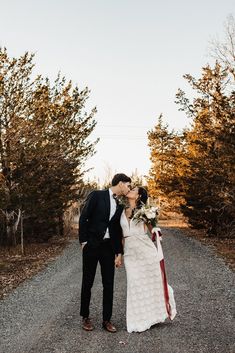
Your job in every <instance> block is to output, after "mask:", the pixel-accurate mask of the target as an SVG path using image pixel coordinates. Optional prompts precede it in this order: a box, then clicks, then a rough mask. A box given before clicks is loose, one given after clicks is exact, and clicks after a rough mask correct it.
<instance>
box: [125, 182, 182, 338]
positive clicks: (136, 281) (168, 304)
mask: <svg viewBox="0 0 235 353" xmlns="http://www.w3.org/2000/svg"><path fill="white" fill-rule="evenodd" d="M127 198H128V201H129V207H127V208H125V209H124V211H123V213H122V215H121V219H120V224H121V227H122V231H123V238H124V264H125V269H126V274H127V305H126V321H127V331H128V332H142V331H145V330H147V329H149V328H150V327H151V326H152V325H154V324H157V323H159V322H163V321H165V320H166V319H167V318H170V319H171V320H173V318H174V317H175V315H176V307H175V300H174V295H173V290H172V288H171V287H170V286H169V285H168V284H167V282H166V277H165V278H164V275H165V273H163V272H164V271H162V266H161V265H160V263H161V262H162V259H163V255H162V249H161V245H160V240H159V239H157V244H158V246H157V247H156V246H155V245H154V243H153V241H152V240H151V239H150V237H149V236H148V234H147V226H146V225H145V224H144V222H136V220H135V219H133V215H134V214H135V211H136V209H138V208H140V207H141V205H142V204H143V203H146V202H147V198H148V195H147V191H146V190H145V189H144V188H142V187H136V188H134V189H132V190H131V191H130V192H129V193H128V194H127ZM157 237H158V236H157ZM163 264H164V260H163Z"/></svg>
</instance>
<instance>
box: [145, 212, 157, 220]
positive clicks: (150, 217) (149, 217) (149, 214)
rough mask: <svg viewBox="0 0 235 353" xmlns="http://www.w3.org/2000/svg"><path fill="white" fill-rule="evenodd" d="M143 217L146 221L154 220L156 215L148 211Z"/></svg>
mask: <svg viewBox="0 0 235 353" xmlns="http://www.w3.org/2000/svg"><path fill="white" fill-rule="evenodd" d="M145 215H146V217H147V218H148V219H152V218H155V217H156V213H155V212H152V211H151V210H148V211H146V212H145Z"/></svg>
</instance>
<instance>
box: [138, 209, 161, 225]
mask: <svg viewBox="0 0 235 353" xmlns="http://www.w3.org/2000/svg"><path fill="white" fill-rule="evenodd" d="M157 216H158V208H157V207H154V206H150V205H144V204H143V205H142V207H141V208H140V209H138V210H137V211H136V212H135V214H134V216H133V220H136V222H137V223H138V222H141V221H143V222H144V223H145V224H146V225H151V226H152V227H156V226H157Z"/></svg>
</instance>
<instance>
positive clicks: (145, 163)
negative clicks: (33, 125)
mask: <svg viewBox="0 0 235 353" xmlns="http://www.w3.org/2000/svg"><path fill="white" fill-rule="evenodd" d="M234 12H235V3H234V0H223V1H219V0H194V1H190V0H178V1H173V0H172V1H169V0H164V1H163V0H155V1H154V0H142V1H138V0H93V1H91V0H84V1H81V0H40V1H39V0H7V1H6V0H4V1H3V0H0V13H1V20H0V45H1V46H6V47H7V49H8V53H9V55H11V56H20V55H21V54H23V53H24V52H25V51H30V52H34V53H36V57H35V64H36V71H37V72H39V73H41V74H42V75H44V76H47V77H49V78H51V79H54V78H55V77H56V74H57V73H58V71H61V73H62V74H63V75H65V76H66V78H67V79H68V80H69V79H71V80H72V81H73V83H74V84H78V86H79V87H80V89H82V88H84V87H86V86H88V88H89V89H90V90H91V93H90V98H89V101H88V104H87V110H88V111H89V110H90V109H91V108H92V107H94V106H96V107H97V109H98V113H97V114H96V120H97V122H98V124H97V127H96V130H95V133H94V134H93V135H92V138H93V139H95V138H96V137H100V142H99V144H98V145H97V147H96V150H97V153H96V155H95V156H94V157H92V158H91V159H90V160H89V162H88V163H87V167H89V168H90V167H93V170H92V171H91V172H90V173H89V174H88V176H89V177H90V178H93V177H96V178H99V179H100V181H101V182H102V181H103V179H104V178H105V176H106V175H107V169H111V171H112V172H113V173H115V172H124V173H127V174H130V173H131V172H132V171H134V170H135V169H137V170H138V172H139V174H143V175H146V174H148V171H149V168H150V161H149V155H150V152H149V148H148V140H147V131H148V130H150V129H152V128H153V127H154V125H155V124H156V121H157V117H158V116H159V114H160V113H163V116H164V120H165V122H167V123H168V124H169V125H170V127H171V128H174V129H176V130H179V129H182V128H183V127H185V126H186V125H188V124H189V121H188V119H187V118H186V117H185V115H184V113H182V112H178V107H177V105H176V104H175V103H174V100H175V94H176V92H177V89H178V88H179V87H180V88H183V89H185V90H186V91H187V90H189V88H188V86H187V84H186V82H185V80H184V79H183V77H182V75H183V74H185V73H190V74H192V75H195V76H196V77H198V76H199V75H200V70H201V67H202V66H203V65H205V64H206V63H207V62H209V61H210V60H211V59H210V58H209V56H208V47H209V41H210V40H211V39H212V38H213V37H215V36H219V37H220V38H222V37H223V31H224V22H225V20H226V17H227V16H228V15H229V14H233V15H234Z"/></svg>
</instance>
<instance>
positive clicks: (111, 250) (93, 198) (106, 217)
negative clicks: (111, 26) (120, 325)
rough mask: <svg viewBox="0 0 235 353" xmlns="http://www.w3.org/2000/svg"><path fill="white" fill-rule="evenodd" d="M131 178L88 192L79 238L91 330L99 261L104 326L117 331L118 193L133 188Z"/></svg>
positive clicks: (82, 312)
mask: <svg viewBox="0 0 235 353" xmlns="http://www.w3.org/2000/svg"><path fill="white" fill-rule="evenodd" d="M130 187H131V179H130V178H129V177H128V176H126V175H125V174H116V175H115V176H114V177H113V179H112V186H111V187H110V188H109V189H107V190H95V191H93V192H91V193H90V194H89V195H88V198H87V200H86V202H85V205H84V207H83V209H82V212H81V215H80V219H79V241H80V243H81V245H82V252H83V254H82V255H83V277H82V290H81V308H80V315H81V316H82V317H83V320H82V327H83V329H84V330H86V331H92V330H93V329H94V326H93V324H92V322H91V319H90V318H89V306H90V299H91V288H92V286H93V282H94V279H95V273H96V268H97V264H98V262H99V263H100V267H101V276H102V283H103V328H104V329H106V330H107V331H109V332H116V331H117V330H116V328H115V326H114V325H113V324H112V323H111V322H110V319H111V316H112V307H113V283H114V266H116V267H119V266H121V258H122V253H123V248H122V230H121V226H120V222H119V219H120V215H121V213H122V210H123V207H122V206H121V205H119V204H118V202H117V200H116V196H118V195H126V194H127V193H128V192H129V191H130Z"/></svg>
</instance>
